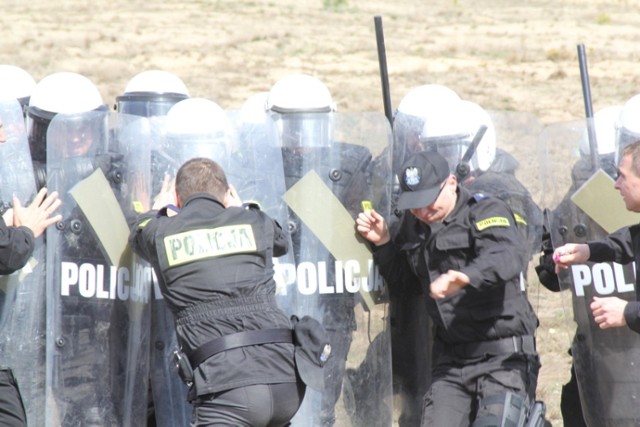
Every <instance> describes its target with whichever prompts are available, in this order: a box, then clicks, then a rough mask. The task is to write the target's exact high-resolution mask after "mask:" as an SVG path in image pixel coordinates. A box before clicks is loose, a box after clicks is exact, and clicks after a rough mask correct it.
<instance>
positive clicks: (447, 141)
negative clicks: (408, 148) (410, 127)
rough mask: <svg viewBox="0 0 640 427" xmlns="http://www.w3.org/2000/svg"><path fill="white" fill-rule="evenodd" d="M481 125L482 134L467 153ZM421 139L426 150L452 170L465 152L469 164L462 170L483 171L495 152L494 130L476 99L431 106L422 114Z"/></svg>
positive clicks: (487, 166) (491, 122) (456, 166)
mask: <svg viewBox="0 0 640 427" xmlns="http://www.w3.org/2000/svg"><path fill="white" fill-rule="evenodd" d="M483 127H484V135H483V136H482V139H480V141H479V143H478V145H477V146H476V147H475V151H472V152H469V154H467V150H469V147H470V146H471V143H472V142H473V140H474V138H475V137H476V134H478V132H479V131H480V130H481V128H483ZM420 142H421V144H422V146H423V147H424V149H425V150H433V151H437V152H439V153H440V154H442V156H443V157H444V158H446V159H447V161H448V162H449V167H450V169H451V171H452V172H454V173H455V172H456V171H457V168H458V165H461V163H462V162H463V161H465V159H464V157H465V154H467V156H468V155H471V158H470V159H468V160H467V161H466V163H467V165H468V167H469V168H468V169H467V170H466V171H465V172H467V173H468V172H469V171H478V170H479V171H486V170H487V169H489V167H490V166H491V163H492V162H493V159H494V158H495V155H496V133H495V128H494V126H493V121H492V120H491V117H490V116H489V113H487V112H486V111H485V110H484V109H483V108H482V107H480V106H479V105H478V104H476V103H475V102H471V101H466V100H463V101H459V102H458V103H452V104H450V105H448V106H444V107H442V108H439V109H433V110H432V111H431V113H430V114H429V115H428V116H426V117H425V122H424V127H423V130H422V133H421V134H420ZM463 167H465V166H463Z"/></svg>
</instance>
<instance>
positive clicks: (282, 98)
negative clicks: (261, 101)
mask: <svg viewBox="0 0 640 427" xmlns="http://www.w3.org/2000/svg"><path fill="white" fill-rule="evenodd" d="M266 109H267V110H271V111H274V112H276V113H282V114H284V113H329V112H331V111H336V105H335V103H334V102H333V100H332V99H331V92H329V89H328V88H327V86H325V84H324V83H322V82H321V81H320V80H318V79H317V78H315V77H313V76H310V75H307V74H291V75H289V76H286V77H284V78H282V79H280V80H278V81H277V82H276V84H274V85H273V86H272V87H271V90H269V96H268V97H267V102H266Z"/></svg>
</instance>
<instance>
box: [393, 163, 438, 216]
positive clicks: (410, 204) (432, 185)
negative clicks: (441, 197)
mask: <svg viewBox="0 0 640 427" xmlns="http://www.w3.org/2000/svg"><path fill="white" fill-rule="evenodd" d="M450 174H451V172H450V171H449V164H448V163H447V161H446V160H445V158H444V157H442V156H441V155H440V154H438V153H437V152H435V151H433V152H431V151H429V152H427V151H422V152H419V153H416V154H414V155H413V156H412V157H411V158H410V159H409V160H407V162H406V163H405V164H404V165H402V176H401V177H400V188H401V189H402V193H401V194H400V197H399V198H398V209H400V210H404V209H417V208H423V207H425V206H429V205H430V204H432V203H433V202H434V201H435V200H436V198H437V197H438V194H439V193H440V187H441V185H442V183H443V182H444V180H445V179H447V178H448V177H449V175H450Z"/></svg>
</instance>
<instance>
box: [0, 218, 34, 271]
mask: <svg viewBox="0 0 640 427" xmlns="http://www.w3.org/2000/svg"><path fill="white" fill-rule="evenodd" d="M34 247H35V237H34V236H33V232H32V231H31V230H30V229H28V228H27V227H7V224H6V223H5V222H4V219H2V218H1V217H0V274H11V273H13V272H14V271H17V270H20V269H21V268H22V267H24V265H25V264H26V263H27V261H28V260H29V257H31V255H32V254H33V249H34Z"/></svg>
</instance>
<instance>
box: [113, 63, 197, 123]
mask: <svg viewBox="0 0 640 427" xmlns="http://www.w3.org/2000/svg"><path fill="white" fill-rule="evenodd" d="M187 98H189V91H188V90H187V86H186V85H185V84H184V82H183V81H182V80H181V79H180V78H179V77H178V76H176V75H174V74H171V73H169V72H167V71H162V70H148V71H143V72H141V73H139V74H137V75H135V76H134V77H133V78H132V79H131V80H129V83H127V86H126V88H125V89H124V93H123V94H122V95H120V96H118V97H116V107H115V108H116V110H117V111H119V112H121V113H125V114H133V115H136V116H142V117H151V116H164V115H166V114H167V111H169V109H170V108H171V107H172V106H173V105H174V104H176V103H177V102H180V101H182V100H184V99H187Z"/></svg>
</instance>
